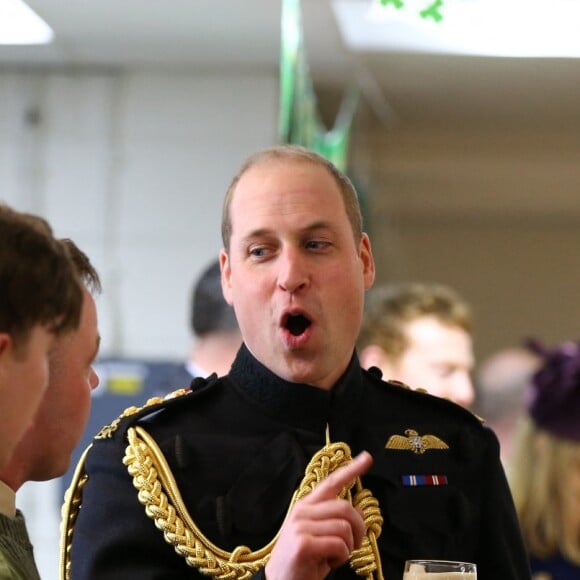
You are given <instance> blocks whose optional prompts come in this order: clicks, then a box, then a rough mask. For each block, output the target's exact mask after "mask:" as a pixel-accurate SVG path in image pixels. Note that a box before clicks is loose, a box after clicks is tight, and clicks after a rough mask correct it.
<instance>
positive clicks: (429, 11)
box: [380, 0, 443, 22]
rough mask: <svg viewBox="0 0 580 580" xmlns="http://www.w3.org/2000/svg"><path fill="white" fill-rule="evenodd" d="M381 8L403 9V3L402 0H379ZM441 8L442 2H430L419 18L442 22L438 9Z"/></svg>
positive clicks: (441, 15)
mask: <svg viewBox="0 0 580 580" xmlns="http://www.w3.org/2000/svg"><path fill="white" fill-rule="evenodd" d="M380 4H381V6H385V7H386V6H389V5H391V6H394V7H395V8H396V9H397V10H399V9H401V8H403V6H404V5H405V3H404V2H403V0H380ZM442 6H443V0H435V1H434V2H430V3H429V4H428V5H427V7H426V8H424V9H423V10H421V11H420V12H419V16H421V18H423V19H427V18H431V19H432V20H433V21H434V22H441V21H442V20H443V14H441V11H440V8H441V7H442Z"/></svg>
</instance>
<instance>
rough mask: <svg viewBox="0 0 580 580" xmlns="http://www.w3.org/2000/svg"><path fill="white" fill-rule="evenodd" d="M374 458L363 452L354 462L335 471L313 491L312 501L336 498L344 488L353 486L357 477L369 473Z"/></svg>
mask: <svg viewBox="0 0 580 580" xmlns="http://www.w3.org/2000/svg"><path fill="white" fill-rule="evenodd" d="M372 463H373V458H372V456H371V454H370V453H368V452H367V451H362V452H361V453H359V454H358V455H357V456H356V457H354V458H353V459H352V461H351V462H350V463H348V464H346V465H343V466H341V467H339V468H338V469H337V470H336V471H333V472H332V473H331V474H330V475H329V476H328V477H327V478H326V479H325V480H324V481H322V482H321V483H320V484H319V485H317V486H316V488H315V489H314V490H313V491H312V493H311V494H310V496H312V499H316V500H320V499H325V498H328V499H330V498H333V497H336V496H337V495H338V494H339V493H340V492H341V491H342V489H343V488H344V487H346V486H350V485H352V483H353V482H354V480H355V479H356V478H357V477H360V476H361V475H363V474H364V473H366V472H367V471H368V469H369V468H370V466H371V465H372Z"/></svg>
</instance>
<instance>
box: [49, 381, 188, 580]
mask: <svg viewBox="0 0 580 580" xmlns="http://www.w3.org/2000/svg"><path fill="white" fill-rule="evenodd" d="M189 393H191V390H190V389H178V390H176V391H173V392H171V393H169V394H167V395H165V396H163V397H152V398H150V399H148V400H147V402H146V403H145V404H144V405H143V406H141V407H129V408H127V409H125V410H124V411H123V412H122V413H121V414H120V415H119V416H118V417H117V418H116V419H115V420H114V421H113V422H112V423H110V424H109V425H105V426H104V427H103V428H102V429H101V430H100V431H99V432H98V433H97V434H96V435H95V439H110V438H111V437H113V435H114V433H115V431H116V430H117V428H118V427H119V424H120V423H121V420H122V419H124V418H125V417H130V416H131V415H135V414H137V413H139V412H141V411H143V410H145V409H147V408H148V407H152V406H154V405H158V404H161V403H164V402H166V401H168V400H170V399H175V398H177V397H181V396H183V395H187V394H189ZM92 446H93V444H92V443H91V444H90V445H89V446H88V447H87V448H86V449H85V451H84V452H83V454H82V455H81V457H80V459H79V460H78V462H77V465H76V467H75V471H74V474H73V477H72V480H71V483H70V485H69V487H68V489H67V490H66V492H65V495H64V503H63V506H62V509H61V515H62V517H61V534H60V556H59V579H60V580H70V568H71V559H70V555H71V554H70V553H71V546H72V535H73V531H74V524H75V521H76V519H77V516H78V513H79V509H80V507H81V502H82V495H83V488H84V486H85V484H86V483H87V481H88V479H89V478H88V476H87V475H86V473H85V461H86V458H87V454H88V452H89V450H90V449H91V447H92Z"/></svg>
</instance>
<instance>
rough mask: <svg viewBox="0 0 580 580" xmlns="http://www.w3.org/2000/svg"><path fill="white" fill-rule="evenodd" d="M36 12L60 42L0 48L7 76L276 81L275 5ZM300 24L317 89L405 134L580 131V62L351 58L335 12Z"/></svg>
mask: <svg viewBox="0 0 580 580" xmlns="http://www.w3.org/2000/svg"><path fill="white" fill-rule="evenodd" d="M360 1H365V0H360ZM367 1H368V0H367ZM29 4H30V5H31V7H32V8H33V9H34V10H35V11H36V12H37V13H38V14H39V15H40V16H42V17H43V18H44V19H45V20H46V21H47V22H48V23H49V24H50V26H51V27H52V28H53V29H54V30H55V33H56V41H55V42H54V43H53V44H52V45H49V46H36V47H15V46H1V47H0V66H3V67H7V66H10V65H12V66H21V65H23V64H26V65H32V66H37V65H40V66H46V65H55V66H81V67H85V66H108V67H116V66H139V67H151V66H155V67H165V68H182V69H190V70H195V69H203V70H208V69H220V70H229V69H234V68H236V69H240V68H241V69H242V70H243V69H244V68H252V69H261V70H267V71H277V70H278V62H279V50H280V19H281V1H280V0H163V1H161V0H74V1H71V0H29ZM302 16H303V23H304V30H305V42H306V48H307V54H308V60H309V64H310V67H311V72H312V74H313V78H314V80H315V86H316V84H318V83H320V84H324V85H325V86H328V85H333V86H335V87H337V88H338V89H342V88H344V87H346V86H347V85H348V84H349V83H350V82H353V81H354V80H355V79H357V80H359V81H361V80H362V81H363V85H364V88H365V90H366V92H367V96H368V97H369V100H372V102H373V103H374V105H375V106H379V107H381V106H382V107H383V111H382V112H383V113H385V114H390V112H391V111H392V112H394V113H395V115H396V116H398V117H399V118H402V119H403V120H405V121H406V122H410V123H423V122H434V123H436V124H438V125H441V126H443V125H445V124H447V123H451V124H457V123H469V122H472V121H473V122H477V123H482V122H483V123H488V122H490V120H497V121H498V122H502V123H517V124H522V123H523V124H529V125H530V126H532V127H538V126H545V127H552V128H556V129H558V128H562V129H566V130H574V131H578V130H579V129H580V105H579V104H578V98H577V95H578V94H579V91H580V61H579V60H573V59H543V60H542V59H533V60H523V59H513V58H512V59H500V58H490V57H460V56H448V55H447V56H442V55H433V54H431V55H421V54H409V53H407V54H397V53H373V52H367V53H356V54H355V53H350V52H348V51H347V50H346V49H345V47H344V45H343V43H342V40H341V35H340V33H339V30H338V26H337V23H336V21H335V17H334V13H333V10H332V7H331V0H302ZM492 122H493V121H492Z"/></svg>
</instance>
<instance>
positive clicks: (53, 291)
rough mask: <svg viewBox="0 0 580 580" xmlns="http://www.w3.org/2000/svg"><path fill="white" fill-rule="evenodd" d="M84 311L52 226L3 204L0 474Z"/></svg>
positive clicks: (0, 217)
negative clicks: (60, 347) (59, 340)
mask: <svg viewBox="0 0 580 580" xmlns="http://www.w3.org/2000/svg"><path fill="white" fill-rule="evenodd" d="M81 306H82V290H81V286H80V284H79V282H78V277H77V276H76V274H75V272H74V268H73V265H72V263H71V261H70V258H69V256H68V253H67V251H66V249H65V248H64V247H63V246H62V244H60V243H58V241H57V240H55V239H54V237H53V236H52V232H51V229H50V226H49V225H48V224H47V223H46V221H44V220H43V219H41V218H38V217H36V216H32V215H29V214H23V213H20V212H17V211H15V210H13V209H11V208H9V207H8V206H6V205H4V204H1V203H0V400H2V401H3V404H2V405H1V406H0V468H1V467H2V466H4V465H5V464H6V463H7V461H8V460H9V459H10V456H11V454H12V452H13V450H14V447H15V446H16V444H17V443H18V441H19V440H20V438H21V437H22V434H23V433H24V431H25V430H26V429H27V428H28V427H29V426H30V425H31V422H32V419H33V417H34V414H35V412H36V410H37V408H38V405H39V403H40V401H41V399H42V396H43V394H44V390H45V389H46V385H47V380H48V370H47V369H48V363H47V361H48V353H49V351H50V349H51V347H52V342H53V339H54V337H55V336H60V335H62V334H63V333H64V332H66V331H69V330H72V329H74V328H76V327H77V326H78V324H79V318H80V312H81Z"/></svg>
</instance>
